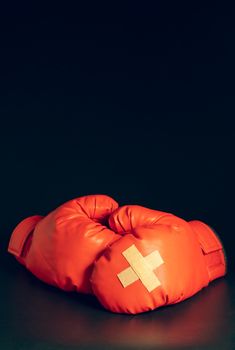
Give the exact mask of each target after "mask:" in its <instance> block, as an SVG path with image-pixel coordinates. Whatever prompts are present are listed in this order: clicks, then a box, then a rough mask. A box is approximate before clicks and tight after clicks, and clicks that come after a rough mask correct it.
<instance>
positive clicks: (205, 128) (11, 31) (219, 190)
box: [0, 1, 235, 270]
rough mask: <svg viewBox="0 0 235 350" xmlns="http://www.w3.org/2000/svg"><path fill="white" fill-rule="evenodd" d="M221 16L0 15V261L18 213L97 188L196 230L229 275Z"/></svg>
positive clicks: (127, 9)
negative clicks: (200, 225) (222, 257)
mask: <svg viewBox="0 0 235 350" xmlns="http://www.w3.org/2000/svg"><path fill="white" fill-rule="evenodd" d="M111 4H112V5H111ZM234 15H235V13H234V8H233V7H225V6H223V7H222V8H221V3H220V2H218V3H217V2H214V3H213V6H212V5H210V6H209V5H207V4H204V5H200V4H197V5H196V4H192V3H191V2H190V4H189V3H181V2H180V3H179V2H173V3H169V2H163V1H162V2H151V3H144V2H142V3H138V2H133V3H131V2H126V3H125V5H124V6H117V7H116V6H115V5H114V4H113V2H109V3H106V4H100V2H97V3H96V4H91V3H86V5H84V4H83V5H77V6H76V7H70V5H67V4H66V3H64V5H63V7H60V6H59V5H58V4H57V5H56V6H55V7H52V6H51V7H44V8H40V7H36V6H35V7H33V8H32V5H31V4H27V5H26V4H22V3H18V4H9V5H7V7H5V8H3V9H2V10H1V13H0V17H1V20H0V27H1V47H0V49H1V67H0V72H1V103H0V113H1V142H2V145H1V152H2V156H1V178H2V180H1V185H2V191H1V203H2V210H1V214H2V215H1V222H2V229H1V239H2V242H3V245H2V247H3V249H2V252H3V255H6V247H7V242H8V239H9V237H10V233H11V231H12V229H13V228H14V226H15V225H16V224H17V223H18V222H19V221H20V220H21V219H23V218H24V217H26V216H29V215H33V214H42V215H44V214H46V213H47V212H49V211H50V210H52V209H54V208H55V207H56V206H57V205H59V204H61V203H62V202H64V201H66V200H69V199H71V198H74V197H77V196H81V195H85V194H92V193H105V194H108V195H110V196H113V197H114V198H115V199H116V200H117V201H118V202H119V203H120V205H122V204H127V203H132V204H140V205H144V206H147V207H150V208H153V209H160V210H165V211H171V212H173V213H175V214H176V215H179V216H181V217H183V218H185V219H187V220H189V219H194V218H197V219H200V220H203V221H205V222H207V223H208V224H210V225H211V226H213V227H214V228H215V229H216V230H217V232H218V233H219V234H220V236H221V238H222V240H223V242H224V244H225V248H226V250H227V255H228V259H229V268H230V269H231V270H232V269H233V267H234V260H233V254H232V251H233V243H234V224H233V222H234V186H233V181H234V176H233V167H234V126H233V119H234V112H235V106H234V94H235V91H234V78H235V74H234V62H235V50H234V42H235V40H234V39H235V24H234V23H235V22H234ZM3 255H2V256H3Z"/></svg>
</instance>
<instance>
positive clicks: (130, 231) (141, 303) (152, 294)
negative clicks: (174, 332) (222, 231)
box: [91, 205, 226, 314]
mask: <svg viewBox="0 0 235 350" xmlns="http://www.w3.org/2000/svg"><path fill="white" fill-rule="evenodd" d="M109 225H110V228H111V229H112V230H113V231H115V232H116V233H118V234H120V235H122V238H120V239H118V240H117V241H116V242H114V243H113V244H111V245H110V246H109V247H108V248H107V249H106V250H105V251H104V252H103V254H102V255H101V256H100V257H99V258H98V260H97V261H96V262H95V264H94V268H93V273H92V275H91V283H92V289H93V292H94V294H95V295H96V296H97V298H98V299H99V301H100V302H101V304H102V305H103V306H104V307H105V308H106V309H108V310H111V311H113V312H118V313H129V314H137V313H140V312H144V311H148V310H153V309H156V308H158V307H160V306H163V305H169V304H175V303H178V302H180V301H182V300H184V299H186V298H189V297H190V296H192V295H194V294H195V293H197V292H198V291H200V290H201V289H202V288H203V287H205V286H207V285H208V284H209V282H211V281H212V280H214V279H216V278H218V277H221V276H223V275H225V273H226V266H225V265H226V264H225V255H224V251H223V248H222V244H221V242H220V240H219V238H218V237H217V235H216V234H215V233H214V231H213V230H212V229H211V228H210V227H209V226H208V225H206V224H204V223H202V222H201V221H191V222H186V221H185V220H183V219H181V218H178V217H176V216H175V215H172V214H169V213H164V212H161V211H156V210H151V209H148V208H144V207H142V206H138V205H126V206H124V207H120V208H118V209H117V210H115V211H114V212H113V213H112V214H111V215H110V217H109Z"/></svg>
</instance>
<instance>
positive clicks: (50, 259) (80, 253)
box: [8, 195, 119, 294]
mask: <svg viewBox="0 0 235 350" xmlns="http://www.w3.org/2000/svg"><path fill="white" fill-rule="evenodd" d="M117 207H118V204H117V202H116V201H115V200H113V199H112V198H110V197H108V196H106V195H88V196H84V197H80V198H76V199H73V200H71V201H68V202H66V203H65V204H63V205H61V206H59V207H58V208H57V209H55V210H54V211H52V212H51V213H50V214H48V215H47V216H45V217H42V216H38V215H36V216H32V217H29V218H26V219H25V220H23V221H22V222H20V223H19V224H18V225H17V227H16V228H15V230H14V231H13V233H12V235H11V239H10V242H9V246H8V251H9V252H10V253H12V254H13V255H14V256H15V257H16V259H17V260H18V261H19V262H20V263H21V264H23V265H24V266H25V267H26V268H27V269H28V270H30V271H31V272H32V273H33V274H34V275H35V276H36V277H38V278H39V279H40V280H42V281H44V282H46V283H48V284H50V285H53V286H56V287H59V288H61V289H63V290H66V291H78V292H82V293H88V294H90V293H92V289H91V286H90V281H89V279H90V275H91V271H92V267H93V263H94V261H95V259H97V257H98V256H99V255H100V254H102V252H103V250H104V249H105V248H106V247H107V246H108V245H109V244H111V243H113V242H114V241H115V240H117V239H118V238H119V235H118V234H115V233H114V232H113V231H111V230H110V229H108V228H107V226H106V225H107V219H108V216H109V215H110V214H111V213H112V212H113V211H114V209H116V208H117Z"/></svg>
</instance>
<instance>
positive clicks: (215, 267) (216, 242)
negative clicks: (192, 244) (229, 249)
mask: <svg viewBox="0 0 235 350" xmlns="http://www.w3.org/2000/svg"><path fill="white" fill-rule="evenodd" d="M189 224H190V226H191V227H192V228H193V230H194V232H195V233H196V235H197V238H198V241H199V244H200V247H201V249H202V254H203V256H204V260H205V264H206V268H207V272H208V275H209V282H211V281H213V280H214V279H216V278H219V277H222V276H224V275H225V274H226V270H227V266H226V265H227V264H226V255H225V251H224V247H223V245H222V242H221V240H220V238H219V237H218V234H217V233H216V232H215V230H214V229H212V228H211V227H210V226H209V225H207V224H205V223H203V222H201V221H198V220H193V221H190V222H189Z"/></svg>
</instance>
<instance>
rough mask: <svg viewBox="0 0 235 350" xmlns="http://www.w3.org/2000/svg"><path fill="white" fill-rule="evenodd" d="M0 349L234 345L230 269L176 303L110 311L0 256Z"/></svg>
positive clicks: (234, 292) (234, 290) (233, 289)
mask: <svg viewBox="0 0 235 350" xmlns="http://www.w3.org/2000/svg"><path fill="white" fill-rule="evenodd" d="M0 345H1V349H12V350H16V349H17V350H18V349H182V348H185V349H201V348H202V349H235V283H234V275H232V274H231V273H230V274H228V275H227V276H226V278H220V279H218V280H217V281H214V282H213V283H211V285H210V286H209V287H207V288H204V289H203V290H202V291H201V292H199V293H198V294H197V295H195V296H194V297H192V298H190V299H188V300H185V301H184V302H181V303H179V304H176V305H172V306H168V307H162V308H159V309H157V310H155V311H151V312H147V313H143V314H139V315H134V316H131V315H122V314H112V313H110V312H108V311H106V310H104V309H103V308H102V307H101V306H100V305H99V303H98V302H97V301H96V299H95V298H94V297H92V296H84V295H80V294H77V293H68V292H63V291H60V290H58V289H56V288H54V287H51V286H48V285H45V284H44V283H42V282H40V281H39V280H37V279H36V278H35V277H34V276H33V275H31V274H30V273H29V272H28V271H27V270H25V269H24V267H23V266H21V265H20V264H19V263H18V262H17V261H16V260H15V259H14V258H13V257H12V256H10V255H9V254H5V253H4V254H3V255H2V257H1V343H0Z"/></svg>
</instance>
